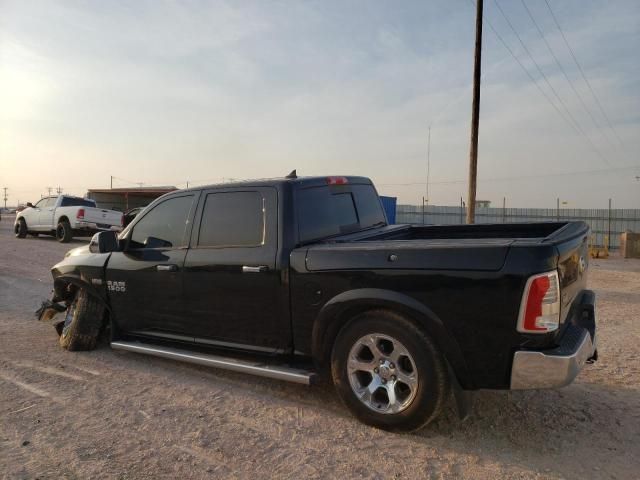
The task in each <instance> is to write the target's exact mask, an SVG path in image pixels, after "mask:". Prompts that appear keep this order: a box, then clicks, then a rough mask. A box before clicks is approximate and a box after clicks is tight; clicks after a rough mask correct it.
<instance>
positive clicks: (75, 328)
mask: <svg viewBox="0 0 640 480" xmlns="http://www.w3.org/2000/svg"><path fill="white" fill-rule="evenodd" d="M103 318H104V306H103V305H102V304H101V303H100V302H99V301H98V300H97V299H96V298H95V297H92V296H91V295H89V294H88V293H87V292H86V291H84V290H80V291H78V293H77V295H76V298H75V299H74V301H73V303H72V304H71V305H70V306H69V309H68V310H67V317H66V318H65V322H64V324H63V325H62V329H61V331H60V330H59V331H60V332H61V333H60V346H61V347H62V348H64V349H66V350H72V351H73V350H93V349H94V348H95V347H96V342H97V340H98V336H99V335H100V330H101V328H102V320H103ZM56 330H58V329H56Z"/></svg>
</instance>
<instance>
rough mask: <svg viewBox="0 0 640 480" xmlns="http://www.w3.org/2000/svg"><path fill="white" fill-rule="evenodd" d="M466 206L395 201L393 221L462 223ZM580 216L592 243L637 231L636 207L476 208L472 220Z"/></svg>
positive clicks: (616, 242) (615, 243) (614, 242)
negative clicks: (589, 231) (588, 230)
mask: <svg viewBox="0 0 640 480" xmlns="http://www.w3.org/2000/svg"><path fill="white" fill-rule="evenodd" d="M465 218H466V209H465V208H463V207H461V206H457V207H445V206H439V205H427V206H425V207H424V211H423V207H422V206H421V205H417V206H416V205H398V206H397V211H396V222H397V223H427V224H440V225H460V224H463V223H465ZM557 220H559V221H570V220H581V221H583V222H586V223H588V224H589V226H590V227H591V234H592V243H593V244H594V245H597V246H601V247H602V246H604V245H605V243H606V238H607V237H609V238H610V241H609V248H611V249H612V250H615V249H618V248H619V247H620V234H621V233H623V232H627V231H632V232H640V209H611V210H609V209H606V208H603V209H582V208H581V209H572V208H561V209H559V210H558V209H555V208H476V223H515V222H549V221H557Z"/></svg>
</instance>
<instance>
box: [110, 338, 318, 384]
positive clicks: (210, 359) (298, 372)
mask: <svg viewBox="0 0 640 480" xmlns="http://www.w3.org/2000/svg"><path fill="white" fill-rule="evenodd" d="M111 348H113V349H115V350H126V351H128V352H135V353H143V354H145V355H153V356H155V357H162V358H169V359H171V360H178V361H181V362H187V363H195V364H197V365H204V366H206V367H215V368H220V369H223V370H231V371H233V372H241V373H248V374H251V375H258V376H260V377H267V378H274V379H276V380H286V381H288V382H294V383H301V384H303V385H311V384H312V383H313V382H314V379H315V377H316V374H315V373H314V372H311V371H308V370H302V369H298V368H291V367H287V366H285V365H267V364H265V363H254V362H250V361H246V360H238V359H236V358H230V357H221V356H218V355H211V354H206V353H200V352H190V351H187V350H178V349H175V348H170V347H164V346H157V345H149V344H145V343H140V342H122V341H117V342H111Z"/></svg>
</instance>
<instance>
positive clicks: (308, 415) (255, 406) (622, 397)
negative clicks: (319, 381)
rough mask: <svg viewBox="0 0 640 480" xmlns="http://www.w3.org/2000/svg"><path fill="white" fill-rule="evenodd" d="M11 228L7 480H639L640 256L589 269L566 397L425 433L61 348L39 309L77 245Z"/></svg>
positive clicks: (327, 395) (451, 419) (516, 404)
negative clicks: (586, 343) (586, 337)
mask: <svg viewBox="0 0 640 480" xmlns="http://www.w3.org/2000/svg"><path fill="white" fill-rule="evenodd" d="M12 221H13V219H12V217H8V216H4V218H3V219H2V222H0V268H1V270H0V327H2V332H3V335H2V337H0V476H2V477H3V478H56V479H57V478H123V479H124V478H247V477H251V478H296V479H298V478H385V479H386V478H427V479H441V478H442V479H448V478H472V479H475V478H478V479H485V478H580V479H582V478H606V479H611V478H618V479H622V478H625V479H626V478H636V479H637V478H640V396H639V393H640V392H639V390H640V361H639V360H640V358H639V348H638V345H639V344H640V323H639V321H638V319H639V317H640V261H638V260H624V259H619V258H611V259H607V260H595V261H593V262H592V269H591V277H590V287H591V288H593V289H595V290H596V292H597V294H598V315H599V322H600V323H599V339H598V342H599V353H600V361H599V362H597V363H596V364H595V365H592V366H588V367H587V368H586V369H585V370H584V371H583V372H582V373H581V374H580V376H579V377H578V379H577V380H576V382H575V383H574V384H572V385H570V386H569V387H566V388H563V389H561V390H551V391H528V392H492V391H481V392H475V393H474V394H473V400H474V407H473V414H472V416H471V418H469V419H468V420H466V421H464V422H461V421H460V420H458V419H457V417H456V415H455V414H454V412H453V410H452V407H450V408H449V410H448V411H447V412H446V413H445V415H444V416H443V417H441V418H440V419H439V420H437V421H436V422H435V423H434V424H432V425H430V426H429V427H427V428H426V429H424V430H422V431H420V432H418V433H414V434H390V433H386V432H383V431H380V430H376V429H374V428H370V427H367V426H365V425H362V424H360V423H359V422H357V421H356V420H355V419H353V418H352V417H351V416H350V415H349V413H348V412H347V410H346V409H345V408H344V407H343V406H342V405H341V404H340V402H339V400H338V399H337V397H336V395H335V394H334V393H333V391H332V390H331V388H329V387H312V388H308V387H303V386H298V385H292V384H287V383H283V382H277V381H271V380H268V379H262V378H256V377H250V376H246V375H241V374H233V373H228V372H222V371H217V370H212V369H205V368H199V367H196V366H190V365H185V364H180V363H176V362H172V361H168V360H163V359H158V358H151V357H145V356H141V355H136V354H132V353H125V352H116V351H112V350H111V349H110V348H108V347H107V346H102V347H100V348H99V349H98V350H96V351H93V352H78V353H71V352H65V351H63V350H61V349H60V348H59V347H58V344H57V339H56V336H55V333H54V331H53V329H52V328H51V327H50V326H48V325H45V324H42V323H39V322H36V321H35V319H34V316H33V311H34V310H35V309H36V308H37V306H38V305H39V302H40V300H41V299H42V298H44V297H47V296H48V294H49V291H50V289H51V279H50V274H49V268H50V267H51V265H53V264H54V263H56V262H57V261H59V260H60V259H61V258H62V255H63V254H64V252H65V251H66V250H67V249H69V248H70V247H73V246H77V245H80V244H82V243H83V241H74V244H72V245H61V244H58V243H57V242H56V241H55V240H53V239H51V238H49V237H40V238H31V237H30V238H27V239H24V240H18V239H15V238H14V237H13V235H12Z"/></svg>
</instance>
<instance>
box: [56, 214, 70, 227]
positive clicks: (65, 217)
mask: <svg viewBox="0 0 640 480" xmlns="http://www.w3.org/2000/svg"><path fill="white" fill-rule="evenodd" d="M65 221H66V222H67V223H71V221H70V220H69V217H68V216H67V215H66V214H64V215H60V217H58V220H57V221H56V225H58V224H59V223H60V222H65Z"/></svg>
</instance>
